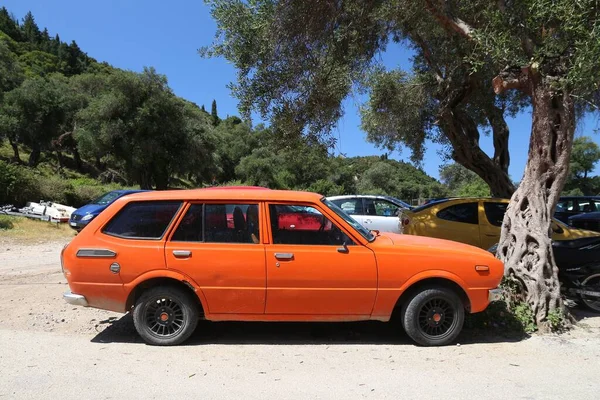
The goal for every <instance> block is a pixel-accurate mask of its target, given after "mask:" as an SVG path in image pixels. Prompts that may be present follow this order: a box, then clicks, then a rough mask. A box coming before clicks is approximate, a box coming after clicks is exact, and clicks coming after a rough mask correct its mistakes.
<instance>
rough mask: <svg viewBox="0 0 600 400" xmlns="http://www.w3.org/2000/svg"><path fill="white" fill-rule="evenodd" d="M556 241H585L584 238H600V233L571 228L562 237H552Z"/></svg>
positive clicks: (565, 230)
mask: <svg viewBox="0 0 600 400" xmlns="http://www.w3.org/2000/svg"><path fill="white" fill-rule="evenodd" d="M552 236H553V238H556V240H574V239H583V238H592V237H599V236H600V232H594V231H587V230H585V229H577V228H573V227H571V226H569V227H568V229H564V232H563V234H562V235H560V237H556V236H554V235H552Z"/></svg>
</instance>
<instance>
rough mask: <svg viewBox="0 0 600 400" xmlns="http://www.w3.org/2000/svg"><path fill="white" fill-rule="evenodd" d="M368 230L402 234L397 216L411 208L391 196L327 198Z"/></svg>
mask: <svg viewBox="0 0 600 400" xmlns="http://www.w3.org/2000/svg"><path fill="white" fill-rule="evenodd" d="M327 199H328V200H330V201H331V202H333V203H334V204H335V205H337V206H338V207H340V208H341V209H342V210H344V211H345V212H346V213H347V214H350V215H352V218H354V219H355V220H356V221H358V222H359V223H360V224H361V225H362V226H364V227H365V228H367V229H369V230H378V231H381V232H394V233H402V231H401V227H400V219H399V218H398V216H399V214H400V213H401V212H403V211H406V210H410V209H411V208H412V207H411V206H410V205H409V204H407V203H405V202H404V201H402V200H400V199H397V198H395V197H391V196H374V195H346V196H331V197H328V198H327Z"/></svg>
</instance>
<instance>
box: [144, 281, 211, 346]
mask: <svg viewBox="0 0 600 400" xmlns="http://www.w3.org/2000/svg"><path fill="white" fill-rule="evenodd" d="M198 316H199V312H198V303H197V301H195V299H194V298H193V297H192V296H191V294H189V293H188V292H186V291H184V290H182V289H180V288H177V287H172V286H157V287H153V288H151V289H148V290H146V291H145V292H144V293H142V295H141V296H140V297H139V299H138V300H137V301H136V303H135V307H134V309H133V323H134V325H135V329H136V330H137V332H138V333H139V335H140V336H141V337H142V339H144V341H145V342H146V343H148V344H152V345H157V346H170V345H177V344H180V343H183V342H184V341H185V340H187V339H188V338H189V337H190V336H191V335H192V333H194V330H195V329H196V326H197V324H198Z"/></svg>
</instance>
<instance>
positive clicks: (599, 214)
mask: <svg viewBox="0 0 600 400" xmlns="http://www.w3.org/2000/svg"><path fill="white" fill-rule="evenodd" d="M572 219H574V220H580V219H600V211H594V212H587V213H582V214H577V215H573V216H572V217H569V220H572Z"/></svg>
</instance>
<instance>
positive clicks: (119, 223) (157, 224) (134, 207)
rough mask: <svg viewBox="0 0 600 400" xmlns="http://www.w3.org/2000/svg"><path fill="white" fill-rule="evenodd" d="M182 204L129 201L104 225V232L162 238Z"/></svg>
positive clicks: (134, 236) (120, 235)
mask: <svg viewBox="0 0 600 400" xmlns="http://www.w3.org/2000/svg"><path fill="white" fill-rule="evenodd" d="M180 206H181V202H180V201H143V202H142V201H140V202H133V203H129V204H127V205H126V206H125V207H123V209H122V210H121V211H119V213H118V214H117V215H116V216H114V217H113V218H112V219H111V220H110V221H109V222H108V223H107V224H106V225H105V226H104V228H103V229H102V232H103V233H105V234H107V235H112V236H118V237H123V238H129V239H160V238H162V237H163V235H164V234H165V231H166V230H167V227H168V226H169V224H170V223H171V220H173V217H174V216H175V213H176V212H177V210H178V209H179V207H180Z"/></svg>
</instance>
